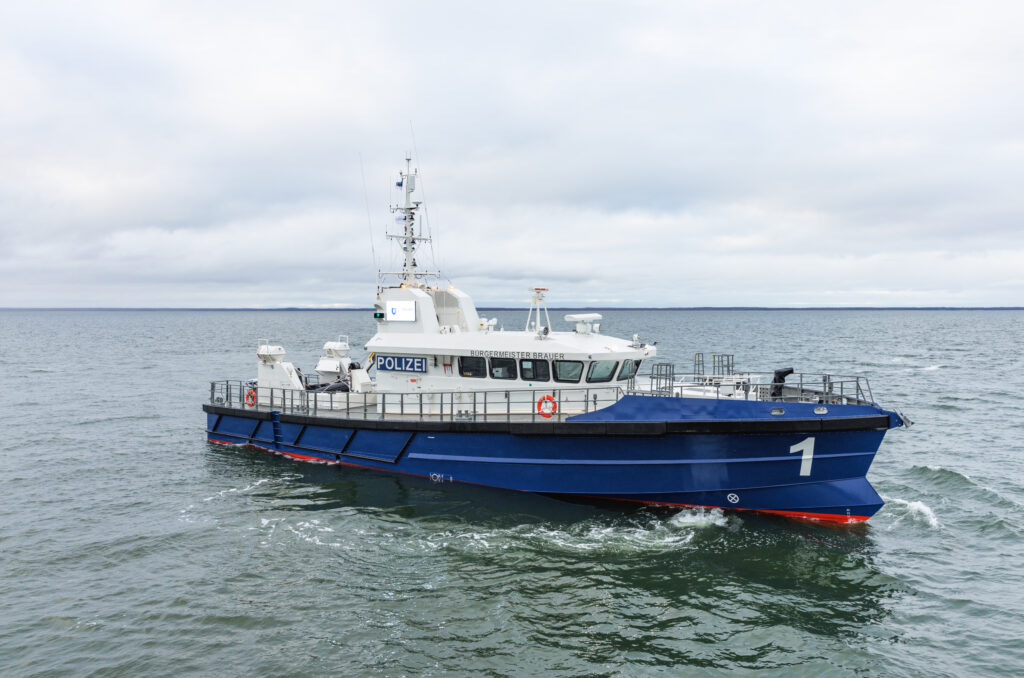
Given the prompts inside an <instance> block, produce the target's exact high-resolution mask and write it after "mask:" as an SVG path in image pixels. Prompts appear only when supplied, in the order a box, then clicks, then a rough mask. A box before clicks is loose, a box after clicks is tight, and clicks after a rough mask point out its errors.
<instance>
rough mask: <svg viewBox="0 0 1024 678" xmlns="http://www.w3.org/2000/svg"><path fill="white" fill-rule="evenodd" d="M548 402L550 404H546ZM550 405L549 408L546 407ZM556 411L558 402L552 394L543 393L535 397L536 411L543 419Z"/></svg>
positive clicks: (548, 417)
mask: <svg viewBox="0 0 1024 678" xmlns="http://www.w3.org/2000/svg"><path fill="white" fill-rule="evenodd" d="M548 403H550V406H549V405H548ZM548 407H550V410H549V409H548ZM557 411H558V402H556V401H555V399H554V397H553V396H550V395H543V396H541V397H540V398H538V399H537V413H538V414H540V416H542V417H544V418H545V419H550V418H551V415H552V414H554V413H555V412H557Z"/></svg>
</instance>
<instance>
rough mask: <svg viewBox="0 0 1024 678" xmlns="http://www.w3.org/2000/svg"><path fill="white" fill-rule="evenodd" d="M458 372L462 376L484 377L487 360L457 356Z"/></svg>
mask: <svg viewBox="0 0 1024 678" xmlns="http://www.w3.org/2000/svg"><path fill="white" fill-rule="evenodd" d="M459 374H461V375H462V376H464V377H481V378H482V377H486V376H487V361H486V360H485V359H484V358H470V357H469V356H460V357H459Z"/></svg>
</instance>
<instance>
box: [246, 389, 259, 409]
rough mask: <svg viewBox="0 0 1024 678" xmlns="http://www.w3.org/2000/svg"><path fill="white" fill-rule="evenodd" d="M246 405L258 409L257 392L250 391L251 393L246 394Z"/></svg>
mask: <svg viewBox="0 0 1024 678" xmlns="http://www.w3.org/2000/svg"><path fill="white" fill-rule="evenodd" d="M245 404H246V405H247V406H249V407H256V391H254V390H252V389H251V388H250V389H249V392H248V393H246V394H245Z"/></svg>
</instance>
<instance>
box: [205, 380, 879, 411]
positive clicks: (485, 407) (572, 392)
mask: <svg viewBox="0 0 1024 678" xmlns="http://www.w3.org/2000/svg"><path fill="white" fill-rule="evenodd" d="M773 374H774V373H771V372H761V373H758V372H747V373H742V374H730V375H703V374H690V375H683V376H680V377H673V380H672V382H670V384H667V383H663V380H658V379H653V378H652V375H650V374H648V375H643V376H638V377H636V378H634V379H630V380H629V382H626V383H625V384H624V385H618V384H615V383H609V384H607V385H604V386H595V385H589V386H587V387H579V388H546V389H541V388H532V389H509V388H505V389H501V390H493V391H492V390H483V391H475V390H471V391H429V390H424V391H415V392H408V393H394V392H380V393H377V392H358V393H355V392H350V391H330V392H324V391H306V390H300V389H285V388H270V387H261V386H257V385H256V384H255V383H254V382H255V380H249V381H242V380H226V381H213V382H210V403H211V404H214V405H222V406H226V407H237V408H240V409H247V410H255V411H270V410H277V411H280V412H282V413H286V414H312V415H313V416H330V417H347V418H359V419H374V420H405V421H409V420H416V421H482V422H488V421H531V422H548V421H551V422H560V421H564V420H565V419H566V418H567V417H569V416H575V415H577V414H585V413H588V412H592V411H596V410H599V409H603V408H605V407H608V406H610V405H613V404H614V403H616V402H618V401H619V400H621V399H622V397H623V396H625V395H635V396H646V397H695V398H717V399H722V398H727V399H730V400H755V401H764V402H780V403H787V402H800V403H813V404H820V405H830V404H831V405H838V404H872V403H873V402H874V399H873V397H872V395H871V388H870V386H869V384H868V380H867V378H865V377H842V376H838V375H827V374H818V375H809V374H794V375H791V376H790V378H789V380H788V381H785V382H773V381H772V378H774V377H773ZM658 376H659V377H661V376H663V375H658ZM764 377H767V380H766V379H764ZM812 385H813V386H814V387H813V388H812V387H811V386H812ZM549 403H550V404H549Z"/></svg>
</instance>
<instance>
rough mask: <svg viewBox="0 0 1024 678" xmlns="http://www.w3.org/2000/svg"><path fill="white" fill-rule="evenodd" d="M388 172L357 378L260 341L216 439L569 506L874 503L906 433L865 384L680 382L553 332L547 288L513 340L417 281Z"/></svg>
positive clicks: (812, 507)
mask: <svg viewBox="0 0 1024 678" xmlns="http://www.w3.org/2000/svg"><path fill="white" fill-rule="evenodd" d="M399 177H400V178H399V180H398V182H397V185H398V186H399V187H401V188H402V189H403V195H404V203H403V204H401V205H398V206H395V207H392V211H393V212H395V213H396V215H397V216H396V221H397V222H398V223H400V224H401V226H402V228H401V232H399V233H395V234H389V235H388V237H389V238H391V239H393V240H396V241H397V242H398V243H399V244H400V246H401V248H402V251H403V253H404V266H403V268H402V271H400V272H395V273H381V274H380V277H379V279H378V287H377V298H376V300H375V303H374V314H373V317H374V320H375V322H376V324H377V332H376V334H375V335H374V336H373V337H372V338H371V339H370V340H369V341H368V342H367V343H366V345H365V346H364V349H365V351H368V352H370V353H369V360H368V362H367V364H365V365H361V364H359V363H358V362H355V361H353V359H352V357H351V355H350V351H351V347H350V346H349V343H348V339H347V337H345V336H342V337H340V338H339V339H338V340H336V341H329V342H327V343H326V344H324V354H323V356H322V357H321V358H320V360H319V362H318V363H317V366H316V369H315V372H316V374H314V375H303V373H302V372H301V370H299V369H298V368H297V367H295V366H294V365H293V364H292V363H291V362H289V361H287V360H285V358H286V353H285V350H284V348H283V347H282V346H279V345H275V344H272V343H270V342H265V343H262V344H260V345H259V347H258V349H257V357H258V364H257V375H256V378H255V379H249V380H235V381H230V380H229V381H215V382H213V383H211V385H210V401H209V403H207V404H204V405H203V410H204V411H205V412H206V414H207V425H206V431H207V438H208V440H209V441H210V442H214V443H225V444H235V445H250V446H253V447H258V448H263V449H266V450H270V451H272V452H274V453H277V454H281V455H284V456H286V457H291V458H293V459H300V460H304V461H309V462H317V463H325V464H337V465H342V466H353V467H362V468H366V469H373V470H376V471H384V472H392V473H402V474H410V475H416V476H422V477H425V478H429V479H431V480H433V481H434V482H438V483H472V484H477V485H488V486H494V487H499V488H507V489H512V490H520V491H524V492H534V493H540V494H545V495H553V496H558V497H563V498H567V499H573V500H578V501H589V500H618V501H623V502H640V503H644V504H654V505H667V506H701V507H717V508H725V509H738V510H749V511H759V512H765V513H774V514H783V515H787V516H794V517H799V518H806V519H812V520H821V521H834V522H854V521H862V520H867V519H868V518H869V517H871V516H872V515H873V514H874V513H875V512H876V511H878V509H879V508H881V506H882V504H883V502H882V499H881V498H880V497H879V496H878V494H877V493H876V492H875V490H874V488H872V486H871V484H870V483H869V482H868V481H867V479H866V477H865V475H866V473H867V471H868V468H869V467H870V465H871V462H872V460H873V459H874V456H875V453H876V451H877V450H878V447H879V445H880V444H881V442H882V438H883V436H884V435H885V433H886V431H887V430H888V429H890V428H895V427H899V426H908V425H909V424H910V422H909V420H908V419H906V418H905V417H903V415H902V414H900V413H899V412H897V411H892V410H886V409H883V408H882V407H881V406H879V405H878V404H877V403H875V402H874V399H873V397H872V395H871V389H870V386H869V384H868V381H867V379H866V378H864V377H839V376H835V375H828V374H824V375H808V374H794V373H793V370H792V369H789V368H787V369H782V370H774V371H772V372H768V373H755V372H737V371H736V370H735V369H734V360H733V357H732V356H730V355H715V356H714V357H713V361H712V365H711V369H710V371H707V370H705V366H704V361H703V356H702V355H701V354H697V356H696V358H695V361H694V366H693V369H692V370H691V371H689V372H687V373H685V374H684V373H682V370H680V371H678V373H677V370H676V368H675V367H674V366H673V365H671V364H667V363H658V362H655V360H656V356H657V350H656V347H655V345H654V344H653V343H647V342H642V341H640V338H639V336H638V335H636V334H634V335H633V337H632V339H621V338H616V337H611V336H608V335H606V334H604V333H602V332H601V325H600V320H601V316H600V315H599V314H597V313H578V314H569V315H566V316H565V317H564V319H565V321H566V322H567V323H569V327H570V329H569V330H568V331H558V330H556V329H555V328H554V326H553V325H552V323H551V319H550V316H549V313H548V311H547V307H546V305H545V296H546V293H547V292H548V290H546V289H544V288H536V289H534V290H533V295H532V300H531V304H530V307H529V309H527V314H526V321H525V325H524V329H523V330H521V331H506V330H504V328H499V327H497V321H496V320H495V319H493V318H492V319H487V318H485V317H482V316H481V315H480V314H479V313H478V312H477V309H476V307H475V306H474V304H473V301H472V299H471V298H470V296H469V295H468V294H466V293H465V292H463V291H462V290H459V289H456V288H455V287H454V286H449V285H441V284H440V280H441V278H440V276H439V275H438V274H437V273H436V272H429V271H421V270H420V268H419V266H418V265H417V262H416V252H417V249H418V248H419V247H420V246H421V244H423V243H424V242H426V241H428V240H429V238H427V237H425V236H424V235H423V234H422V229H421V230H419V231H418V230H417V223H418V222H417V220H418V211H419V208H420V206H421V202H420V201H416V200H413V198H412V196H413V193H414V191H415V190H416V179H417V173H416V172H414V171H413V170H412V167H411V162H410V160H409V159H408V158H407V159H406V168H405V171H404V172H401V173H400V174H399ZM389 281H390V284H387V283H388V282H389ZM644 365H650V370H649V371H646V372H645V373H644V374H641V372H640V371H641V366H644ZM371 370H373V371H374V372H375V373H374V375H372V376H371V374H370V371H371Z"/></svg>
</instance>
